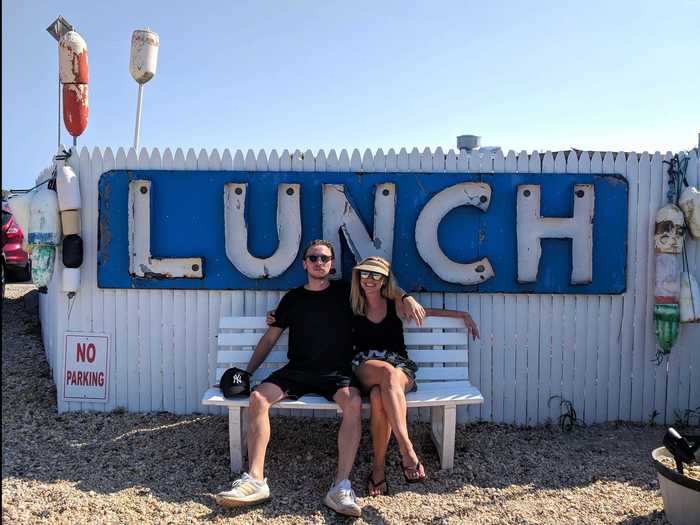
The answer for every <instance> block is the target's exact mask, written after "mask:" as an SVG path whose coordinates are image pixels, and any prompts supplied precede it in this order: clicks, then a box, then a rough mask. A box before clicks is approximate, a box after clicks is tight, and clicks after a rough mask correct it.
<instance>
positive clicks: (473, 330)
mask: <svg viewBox="0 0 700 525" xmlns="http://www.w3.org/2000/svg"><path fill="white" fill-rule="evenodd" d="M462 319H463V320H464V326H466V327H467V332H468V333H469V334H471V336H472V339H474V340H476V339H479V328H477V326H476V323H475V322H474V319H472V316H471V315H469V314H468V313H467V312H462Z"/></svg>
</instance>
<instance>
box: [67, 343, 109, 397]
mask: <svg viewBox="0 0 700 525" xmlns="http://www.w3.org/2000/svg"><path fill="white" fill-rule="evenodd" d="M64 342H65V344H64V349H63V350H64V351H63V388H62V391H63V401H92V402H102V403H106V402H107V395H108V394H107V393H108V392H109V348H110V338H109V335H108V334H93V333H84V332H66V333H65V337H64Z"/></svg>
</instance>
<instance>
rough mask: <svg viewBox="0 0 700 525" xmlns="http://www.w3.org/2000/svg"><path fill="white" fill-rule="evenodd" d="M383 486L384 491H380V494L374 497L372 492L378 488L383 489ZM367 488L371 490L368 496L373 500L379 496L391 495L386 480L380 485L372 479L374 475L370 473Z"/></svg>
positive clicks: (368, 491)
mask: <svg viewBox="0 0 700 525" xmlns="http://www.w3.org/2000/svg"><path fill="white" fill-rule="evenodd" d="M382 485H384V490H380V491H379V494H375V495H374V496H373V495H371V494H370V491H371V490H374V489H376V488H378V487H381V486H382ZM367 486H368V487H367V488H368V489H369V490H367V495H368V496H369V497H371V498H375V497H377V496H388V495H389V484H388V483H387V482H386V478H384V479H383V480H381V481H380V482H379V483H375V482H374V479H373V478H372V473H371V472H370V473H369V476H368V477H367Z"/></svg>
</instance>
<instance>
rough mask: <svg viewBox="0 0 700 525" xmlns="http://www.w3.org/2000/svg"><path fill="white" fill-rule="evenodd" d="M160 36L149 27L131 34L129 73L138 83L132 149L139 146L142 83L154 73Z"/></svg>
mask: <svg viewBox="0 0 700 525" xmlns="http://www.w3.org/2000/svg"><path fill="white" fill-rule="evenodd" d="M159 48H160V37H159V36H158V33H154V32H153V31H150V30H149V29H137V30H136V31H134V33H133V34H132V35H131V57H130V60H129V73H131V76H132V77H133V78H134V80H135V81H136V82H138V84H139V94H138V99H137V101H136V128H135V129H134V149H138V147H139V134H140V132H141V104H142V102H143V85H144V84H145V83H146V82H148V81H149V80H151V79H152V78H153V77H154V76H155V74H156V67H157V65H158V49H159Z"/></svg>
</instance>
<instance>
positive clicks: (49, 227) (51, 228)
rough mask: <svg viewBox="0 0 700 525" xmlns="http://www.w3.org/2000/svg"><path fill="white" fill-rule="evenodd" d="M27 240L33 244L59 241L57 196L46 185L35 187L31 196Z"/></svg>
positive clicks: (53, 244) (55, 244)
mask: <svg viewBox="0 0 700 525" xmlns="http://www.w3.org/2000/svg"><path fill="white" fill-rule="evenodd" d="M27 241H28V243H29V244H31V245H34V246H38V245H47V246H57V245H58V244H60V242H61V220H60V216H59V214H58V197H57V196H56V192H55V191H54V190H52V189H49V188H48V187H47V186H46V185H44V186H40V187H39V188H37V190H36V191H35V192H34V196H33V197H32V203H31V207H30V216H29V234H28V236H27Z"/></svg>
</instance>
